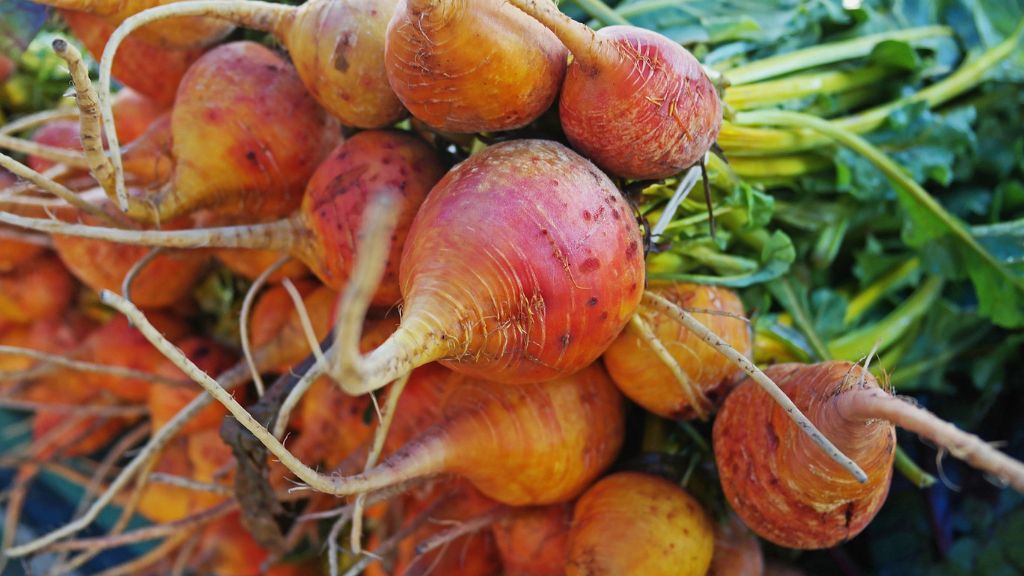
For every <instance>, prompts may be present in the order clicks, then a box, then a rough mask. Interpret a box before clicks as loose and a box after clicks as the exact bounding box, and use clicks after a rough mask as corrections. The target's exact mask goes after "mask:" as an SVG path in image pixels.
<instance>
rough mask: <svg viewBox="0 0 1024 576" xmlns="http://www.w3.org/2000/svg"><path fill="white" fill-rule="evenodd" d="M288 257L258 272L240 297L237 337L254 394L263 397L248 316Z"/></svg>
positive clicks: (261, 378)
mask: <svg viewBox="0 0 1024 576" xmlns="http://www.w3.org/2000/svg"><path fill="white" fill-rule="evenodd" d="M288 258H289V257H288V256H282V257H280V258H278V259H277V260H276V261H275V262H274V263H273V264H271V265H270V266H269V267H268V268H267V269H266V270H264V271H263V272H260V275H259V276H257V277H256V280H254V281H253V283H252V285H251V286H249V290H247V291H246V293H245V298H244V299H242V310H241V312H240V313H239V315H238V337H239V340H241V342H242V357H243V358H245V363H246V365H247V366H248V367H249V375H250V376H251V377H252V383H253V385H255V386H256V394H257V395H258V396H259V397H260V398H263V392H264V391H265V390H266V386H265V385H264V384H263V376H262V375H261V374H260V369H259V367H257V366H256V360H255V359H254V358H253V355H252V345H251V344H250V343H249V316H250V315H251V314H252V305H253V303H254V302H255V301H256V295H257V294H259V293H260V290H262V289H263V286H264V285H265V284H266V283H267V280H268V279H269V278H270V276H271V275H273V274H274V272H277V271H278V270H280V269H281V267H282V266H284V264H285V262H287V261H288ZM318 349H319V347H318Z"/></svg>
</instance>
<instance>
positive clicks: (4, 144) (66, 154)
mask: <svg viewBox="0 0 1024 576" xmlns="http://www.w3.org/2000/svg"><path fill="white" fill-rule="evenodd" d="M0 148H3V149H5V150H11V151H13V152H18V153H20V154H26V155H28V156H35V157H37V158H41V159H43V160H49V161H50V162H55V163H57V164H62V165H64V166H69V167H71V168H79V169H81V170H88V169H89V161H88V160H86V159H85V154H83V153H81V152H78V151H75V150H68V149H67V148H59V147H57V146H50V145H48V144H40V143H39V142H33V141H32V140H25V139H24V138H15V137H14V136H7V135H5V134H0Z"/></svg>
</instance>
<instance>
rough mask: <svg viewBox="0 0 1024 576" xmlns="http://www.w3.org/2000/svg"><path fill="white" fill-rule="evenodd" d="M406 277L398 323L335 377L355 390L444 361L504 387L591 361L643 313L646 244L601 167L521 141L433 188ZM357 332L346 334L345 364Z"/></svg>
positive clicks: (409, 252) (407, 254) (412, 234)
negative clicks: (352, 336)
mask: <svg viewBox="0 0 1024 576" xmlns="http://www.w3.org/2000/svg"><path fill="white" fill-rule="evenodd" d="M399 275H400V276H399V277H400V281H401V287H402V296H403V315H402V323H401V326H400V327H399V329H398V331H397V332H395V334H394V335H392V337H391V338H389V339H388V341H387V342H385V343H384V344H383V345H381V347H379V348H377V349H375V350H374V351H373V352H371V353H370V354H368V355H366V356H362V357H360V358H358V360H357V361H356V362H354V363H351V364H350V363H344V364H343V365H342V366H340V367H339V368H340V369H339V370H338V372H337V373H336V374H334V376H335V378H336V379H337V380H338V381H339V382H341V384H342V387H343V388H344V389H346V390H348V391H349V392H350V393H354V392H355V391H361V392H365V391H369V390H374V389H377V388H379V387H381V386H383V385H384V384H385V383H387V382H389V381H391V380H394V379H395V378H397V377H398V376H400V375H402V374H404V373H407V372H408V371H410V370H411V369H412V368H414V367H416V366H420V365H423V364H426V363H428V362H431V361H434V360H440V361H442V363H444V364H445V365H446V366H448V367H450V368H452V369H453V370H456V371H459V372H463V373H466V374H470V375H473V376H477V377H481V378H487V379H490V380H493V381H496V382H503V383H526V382H541V381H545V380H550V379H552V378H555V377H558V376H561V375H565V374H571V373H573V372H575V371H577V370H580V369H582V368H583V367H584V366H587V365H588V364H590V363H591V362H593V361H594V360H595V359H596V358H597V357H598V356H600V354H601V353H602V352H603V351H604V350H605V349H606V348H607V347H608V345H609V344H611V341H612V340H613V339H614V338H615V337H616V336H617V335H618V333H619V331H620V330H621V329H622V327H623V326H624V325H625V323H626V322H627V321H628V319H629V317H630V316H631V315H632V314H633V312H634V311H635V310H636V307H637V304H638V303H639V301H640V298H641V296H642V294H643V288H644V261H643V248H642V238H641V235H640V230H639V228H638V226H637V225H636V222H635V220H634V218H633V213H632V210H631V209H630V207H629V205H628V204H627V202H626V201H625V200H624V199H623V198H622V196H621V194H620V193H619V191H618V190H617V189H616V188H615V186H614V185H613V184H612V182H611V181H610V180H609V179H608V177H607V176H605V175H604V174H603V173H602V172H601V171H600V170H598V169H597V168H596V167H595V166H594V165H593V164H591V163H590V162H588V161H586V160H585V159H583V158H582V157H580V156H579V155H577V154H576V153H574V152H573V151H571V150H569V149H568V148H566V147H565V146H562V145H561V144H558V143H555V142H549V141H544V140H516V141H511V142H504V143H501V144H497V145H494V146H491V147H489V148H487V149H486V150H484V151H482V152H480V153H478V154H476V155H474V156H471V157H470V158H469V159H468V160H466V161H465V162H463V163H461V164H459V165H458V166H456V167H455V168H453V169H452V170H451V171H450V172H448V174H446V175H445V177H444V178H443V179H442V180H441V181H440V182H439V183H438V184H437V186H435V187H434V189H433V190H432V191H431V194H430V196H428V197H427V200H426V202H424V203H423V206H422V207H421V208H420V210H419V212H418V213H417V214H416V219H415V220H414V221H413V224H412V228H410V230H409V235H408V237H407V238H406V242H405V249H404V251H403V253H402V260H401V267H400V272H399ZM344 312H345V313H346V314H349V313H353V314H358V313H360V312H359V311H354V310H345V311H344ZM348 338H350V336H349V335H348V334H346V332H345V331H344V330H342V331H341V334H340V335H339V346H341V347H342V348H341V349H342V355H343V357H344V358H347V356H344V355H345V354H347V353H348V352H347V347H348V343H347V342H348V340H347V339H348ZM352 364H357V365H352Z"/></svg>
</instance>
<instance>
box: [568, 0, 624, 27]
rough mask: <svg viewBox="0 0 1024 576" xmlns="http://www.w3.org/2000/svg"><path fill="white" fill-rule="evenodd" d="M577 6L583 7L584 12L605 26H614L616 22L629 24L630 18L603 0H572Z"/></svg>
mask: <svg viewBox="0 0 1024 576" xmlns="http://www.w3.org/2000/svg"><path fill="white" fill-rule="evenodd" d="M572 1H573V2H574V3H575V4H576V5H577V6H579V7H580V8H582V9H583V11H584V12H586V13H587V14H589V15H590V17H591V18H594V19H595V20H597V21H598V22H600V23H601V24H604V25H605V26H612V25H615V24H621V25H624V26H628V25H629V20H626V19H625V18H623V17H622V15H620V14H619V13H618V12H616V11H615V10H612V9H611V8H609V7H608V5H607V4H605V3H604V2H602V1H601V0H572Z"/></svg>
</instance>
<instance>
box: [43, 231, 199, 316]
mask: <svg viewBox="0 0 1024 576" xmlns="http://www.w3.org/2000/svg"><path fill="white" fill-rule="evenodd" d="M79 219H80V220H82V221H84V222H88V223H95V222H96V220H97V219H96V218H95V217H92V216H79ZM165 227H167V228H171V229H173V228H175V227H177V226H176V225H175V223H165ZM52 239H53V247H54V249H55V250H56V251H57V255H58V256H60V259H61V261H63V262H64V265H65V266H67V268H68V270H69V271H70V272H71V273H72V274H74V275H75V277H76V278H78V279H79V280H81V281H82V283H83V284H85V285H86V286H89V287H90V288H92V289H93V290H95V291H97V292H99V291H100V290H112V291H114V292H116V293H120V292H121V286H122V284H123V283H124V278H125V276H126V275H127V274H128V272H129V271H130V270H131V269H132V267H133V266H135V264H136V262H138V261H139V260H141V259H142V258H144V257H145V256H146V254H148V253H149V251H150V249H149V248H146V247H143V246H130V245H127V244H119V243H115V242H107V241H104V240H91V239H88V238H75V237H72V236H61V235H59V234H54V235H53V236H52ZM208 261H209V258H208V256H207V254H205V253H204V252H197V251H180V250H179V251H165V252H164V253H163V254H160V255H159V256H157V257H156V258H154V259H153V260H151V261H150V262H149V263H148V264H147V265H146V267H145V268H143V269H142V271H141V272H139V273H138V274H137V275H136V276H135V278H134V280H133V281H132V285H131V298H132V301H133V302H134V303H135V304H136V305H137V306H139V307H142V308H164V307H168V306H170V305H172V304H174V303H175V302H178V301H179V300H181V299H182V298H185V297H186V296H188V294H189V293H190V292H191V291H192V286H193V285H194V284H195V283H196V282H197V281H198V280H199V277H200V276H201V275H202V274H203V272H205V271H206V268H207V263H208Z"/></svg>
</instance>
